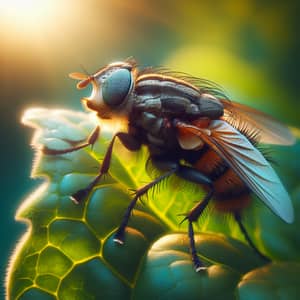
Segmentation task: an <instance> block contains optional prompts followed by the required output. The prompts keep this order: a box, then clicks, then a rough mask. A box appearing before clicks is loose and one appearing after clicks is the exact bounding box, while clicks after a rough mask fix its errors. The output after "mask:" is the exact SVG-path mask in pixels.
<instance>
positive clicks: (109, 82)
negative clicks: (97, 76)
mask: <svg viewBox="0 0 300 300" xmlns="http://www.w3.org/2000/svg"><path fill="white" fill-rule="evenodd" d="M130 87H131V73H130V71H129V70H127V69H118V70H116V71H114V72H113V73H111V74H110V75H109V76H108V77H107V78H106V80H105V81H104V82H103V83H102V98H103V101H104V102H105V104H107V105H108V106H119V105H120V104H122V102H123V101H124V100H125V98H126V97H127V95H128V93H129V90H130Z"/></svg>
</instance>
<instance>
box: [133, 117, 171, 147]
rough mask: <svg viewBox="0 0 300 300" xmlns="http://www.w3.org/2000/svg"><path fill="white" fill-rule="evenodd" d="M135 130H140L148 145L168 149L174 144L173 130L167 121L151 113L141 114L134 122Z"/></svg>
mask: <svg viewBox="0 0 300 300" xmlns="http://www.w3.org/2000/svg"><path fill="white" fill-rule="evenodd" d="M134 124H135V126H136V127H137V128H140V129H142V131H143V132H144V135H145V139H146V140H147V142H148V143H149V144H152V145H155V146H158V147H160V148H169V147H171V146H173V145H174V143H175V142H176V136H175V131H174V128H173V127H172V126H171V123H170V122H169V121H168V119H166V118H163V117H161V116H157V115H155V114H153V113H149V112H142V113H140V114H138V116H137V118H136V119H135V120H134Z"/></svg>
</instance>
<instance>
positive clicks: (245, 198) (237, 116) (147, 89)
mask: <svg viewBox="0 0 300 300" xmlns="http://www.w3.org/2000/svg"><path fill="white" fill-rule="evenodd" d="M70 77H71V78H73V79H77V80H80V81H79V83H78V84H77V88H79V89H82V88H85V87H86V86H88V85H89V84H91V85H92V88H93V89H92V94H91V96H90V97H88V98H83V99H82V100H83V102H84V103H85V105H86V107H87V108H88V109H90V110H92V111H94V112H96V113H97V115H98V117H99V118H100V119H118V118H122V119H125V120H126V124H127V129H126V130H125V131H124V132H117V133H116V134H115V135H114V136H113V138H112V140H111V142H110V144H109V146H108V148H107V151H106V154H105V155H104V158H103V162H102V165H101V167H100V171H99V173H98V175H97V176H96V177H95V179H94V180H93V181H92V182H91V183H90V184H89V185H88V186H87V187H86V188H84V189H81V190H79V191H77V192H76V193H74V194H73V195H72V196H71V198H72V200H73V201H74V202H76V203H81V202H83V201H84V200H85V199H86V197H87V196H88V195H89V193H90V192H91V191H92V189H93V188H94V186H95V184H96V183H97V182H98V181H99V180H101V178H102V176H103V175H104V174H107V173H108V171H109V167H110V162H111V157H112V151H113V145H114V142H115V140H116V139H117V138H118V139H119V140H120V141H121V143H122V144H123V145H124V146H125V147H126V148H127V149H128V150H130V151H137V150H139V149H140V147H141V146H142V145H146V146H147V148H148V150H149V160H150V161H151V163H152V164H153V166H154V167H155V168H157V169H158V170H159V174H160V175H158V177H157V178H155V179H154V180H153V181H151V182H149V183H148V184H146V185H145V186H143V187H141V188H139V189H138V190H137V191H136V193H135V196H134V197H133V199H132V201H131V202H130V204H129V206H128V208H127V210H126V211H125V214H124V216H123V219H122V220H121V222H120V226H119V227H118V229H117V231H116V232H115V236H114V241H115V242H117V243H119V244H123V243H124V241H125V229H126V226H127V224H128V221H129V218H130V216H131V212H132V210H133V208H134V207H135V204H136V202H137V201H138V199H139V198H141V197H142V196H143V195H144V194H146V193H147V192H148V191H149V189H151V188H153V187H154V186H155V185H157V184H159V183H160V182H162V181H163V180H164V179H166V178H168V177H170V176H172V175H174V174H176V175H177V176H179V177H181V178H183V179H185V180H188V181H190V182H193V183H195V184H197V185H199V186H202V187H204V189H205V190H206V191H207V193H206V195H205V196H204V198H203V199H201V200H200V201H199V202H198V203H197V204H196V205H195V206H194V207H192V208H191V209H190V211H189V212H188V213H187V214H186V215H185V220H186V221H187V222H188V236H189V241H190V253H191V257H192V261H193V264H194V267H195V270H196V271H197V272H199V271H201V270H205V266H204V264H203V262H202V261H201V260H200V259H199V257H198V255H197V251H196V248H195V240H194V228H193V223H194V222H196V221H197V220H198V219H199V217H200V216H201V214H202V212H203V211H204V209H205V208H206V207H207V205H208V204H209V203H210V202H212V203H213V205H214V207H215V208H216V209H217V210H218V211H220V212H224V213H231V214H232V215H233V217H234V219H235V220H236V222H237V224H238V226H239V228H240V230H241V232H242V233H243V235H244V237H245V239H246V240H247V242H248V243H249V245H250V246H251V247H252V248H253V250H254V251H255V252H256V253H257V254H258V255H259V256H261V257H262V258H263V259H265V260H266V261H269V259H268V258H267V257H266V256H265V255H264V254H262V253H261V252H260V251H259V249H258V248H257V247H256V246H255V245H254V243H253V242H252V240H251V238H250V236H249V234H248V233H247V231H246V228H245V227H244V225H243V223H242V216H241V213H242V211H243V210H244V209H245V208H247V206H248V205H249V203H250V202H251V194H252V193H254V194H256V195H257V196H258V197H259V198H260V199H261V201H262V202H264V203H265V204H266V205H267V206H268V207H269V208H270V209H271V211H273V213H275V214H276V215H277V216H279V217H280V218H281V219H283V220H284V221H285V222H287V223H292V222H293V220H294V212H293V206H292V203H291V200H290V197H289V195H288V193H287V192H286V190H285V188H284V187H283V185H282V183H281V181H280V179H279V177H278V176H277V174H276V173H275V171H274V170H273V168H272V167H271V165H270V163H269V162H268V161H267V159H266V158H265V157H264V155H263V154H262V153H261V152H260V151H259V150H258V149H257V147H256V145H257V143H258V141H259V142H261V143H267V144H282V145H291V144H293V143H294V137H293V136H292V134H291V133H290V131H289V129H288V128H287V127H286V126H285V125H283V124H281V123H279V122H278V121H277V120H275V119H273V118H272V117H270V116H268V115H266V114H265V113H263V112H260V111H258V110H255V109H253V108H250V107H248V106H246V105H242V104H239V103H236V102H233V101H230V100H228V99H227V98H226V96H225V95H224V94H223V92H222V90H221V89H220V88H219V87H218V86H216V85H215V84H213V83H211V82H209V81H206V80H202V79H197V78H194V77H191V76H187V75H185V74H181V73H172V72H167V71H164V70H162V69H155V68H146V69H142V70H139V69H138V68H137V65H136V62H135V61H134V60H133V59H129V60H126V61H124V62H116V63H112V64H109V65H107V66H106V67H104V68H102V69H100V70H99V71H97V72H96V73H95V74H93V75H86V74H81V73H71V74H70ZM98 134H99V127H97V128H95V130H94V131H93V132H92V133H91V135H90V136H89V138H88V139H87V141H86V142H85V143H82V144H80V145H77V146H75V147H72V148H68V149H64V150H55V149H49V148H44V149H43V152H44V153H45V154H48V155H59V154H64V153H69V152H72V151H75V150H79V149H81V148H84V147H86V146H88V145H93V144H94V143H95V142H96V140H97V138H98ZM195 200H196V199H195Z"/></svg>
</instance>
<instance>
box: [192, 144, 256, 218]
mask: <svg viewBox="0 0 300 300" xmlns="http://www.w3.org/2000/svg"><path fill="white" fill-rule="evenodd" d="M193 165H194V167H195V168H197V169H198V170H199V171H201V172H202V173H204V174H206V175H207V176H209V178H210V179H211V180H212V181H213V187H214V201H213V203H214V207H215V209H217V210H218V211H221V212H233V211H241V210H242V209H244V208H246V207H247V206H248V205H249V203H250V201H251V197H250V189H249V188H248V187H247V186H246V185H245V183H244V182H243V181H242V180H241V179H240V178H239V176H238V175H237V174H236V173H235V172H234V171H233V170H232V169H231V168H230V167H229V165H228V164H226V163H225V162H224V161H223V159H222V158H220V156H219V155H217V154H216V153H215V152H214V151H213V150H212V149H210V148H205V151H202V154H201V156H200V157H199V159H198V160H197V161H196V162H195V163H194V164H193Z"/></svg>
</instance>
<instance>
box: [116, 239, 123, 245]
mask: <svg viewBox="0 0 300 300" xmlns="http://www.w3.org/2000/svg"><path fill="white" fill-rule="evenodd" d="M114 242H115V243H117V244H119V245H124V241H123V240H121V239H118V238H114Z"/></svg>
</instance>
